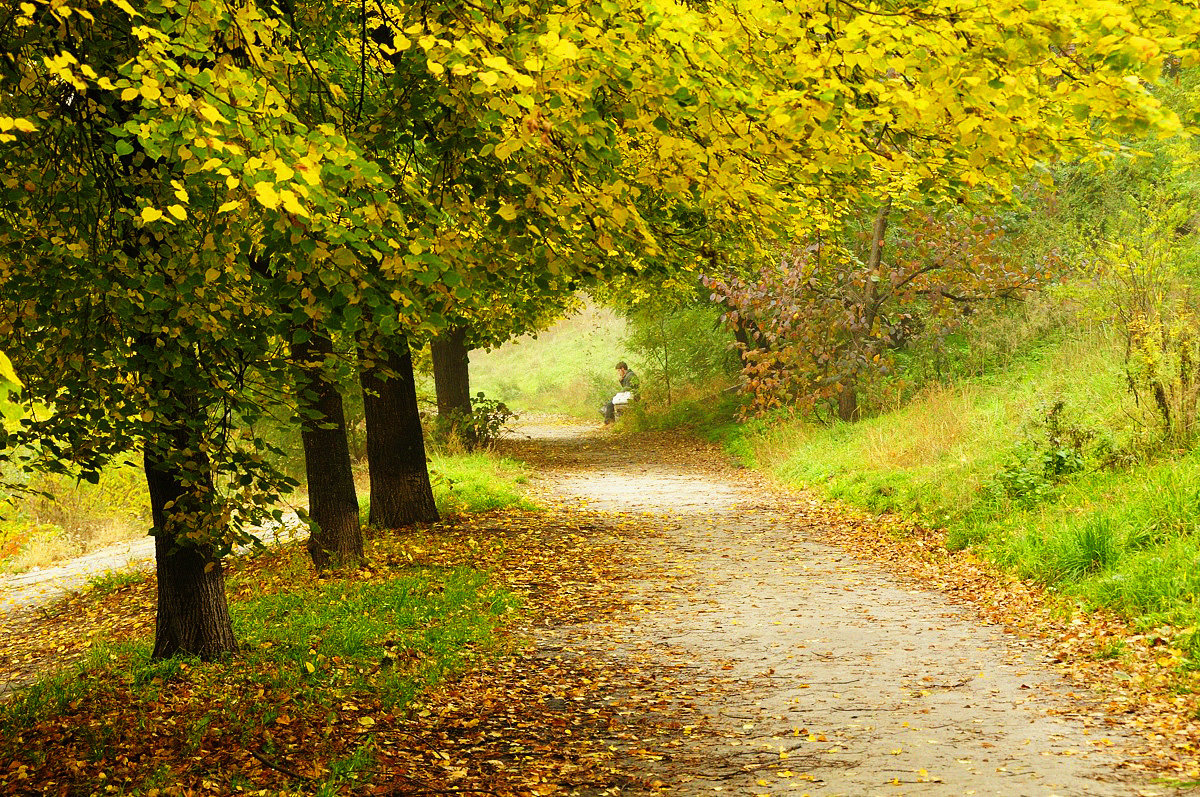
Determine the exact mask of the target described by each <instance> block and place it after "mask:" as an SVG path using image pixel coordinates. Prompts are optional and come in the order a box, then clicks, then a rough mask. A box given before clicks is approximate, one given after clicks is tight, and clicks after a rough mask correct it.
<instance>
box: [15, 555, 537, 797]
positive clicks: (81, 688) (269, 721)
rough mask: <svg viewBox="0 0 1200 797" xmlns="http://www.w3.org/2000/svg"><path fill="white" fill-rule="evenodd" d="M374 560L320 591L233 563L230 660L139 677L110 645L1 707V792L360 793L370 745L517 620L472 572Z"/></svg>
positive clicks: (284, 568)
mask: <svg viewBox="0 0 1200 797" xmlns="http://www.w3.org/2000/svg"><path fill="white" fill-rule="evenodd" d="M423 545H428V543H423ZM371 546H372V550H371V552H370V558H371V561H372V562H373V563H374V565H373V567H372V569H369V570H364V571H356V572H353V573H343V574H338V575H334V576H332V577H322V578H316V577H315V576H314V575H313V574H312V572H311V568H310V567H309V564H308V562H307V561H306V559H305V555H304V552H303V548H302V547H301V546H289V547H286V548H282V549H275V550H272V551H270V552H268V553H266V554H263V555H261V556H259V557H255V558H253V559H250V560H239V561H238V562H237V563H235V564H234V566H233V567H232V569H231V575H230V577H229V580H228V592H229V596H230V612H231V615H232V617H233V622H234V627H235V630H236V633H237V635H238V638H239V640H240V641H241V643H242V648H241V652H240V653H239V655H238V656H237V657H235V658H231V659H228V660H226V661H219V662H214V663H202V662H199V661H195V660H188V659H180V658H176V659H170V660H167V661H152V660H151V659H150V657H149V653H150V644H149V641H148V640H145V639H138V638H134V639H129V640H124V641H117V642H111V643H108V644H103V645H99V646H97V647H95V648H93V649H92V651H91V652H90V654H89V656H88V658H87V659H86V660H85V661H84V662H82V663H81V664H79V665H77V666H76V667H74V668H71V669H68V670H66V671H63V672H60V673H58V674H57V675H54V676H52V677H49V678H46V679H43V680H42V681H40V682H38V683H37V684H35V685H34V686H33V687H31V688H29V689H27V690H24V691H22V692H21V693H19V694H18V695H16V696H15V697H13V698H12V699H10V700H8V701H7V702H5V703H3V704H2V705H0V737H2V739H0V755H3V756H4V758H5V759H6V760H7V761H10V762H13V765H12V767H10V768H9V769H8V771H7V773H5V774H4V775H0V790H2V783H3V781H4V777H5V776H12V777H13V778H14V780H12V781H11V782H10V783H9V785H10V786H14V787H15V786H16V785H17V784H18V783H20V781H21V777H20V770H19V767H21V766H24V767H25V768H26V772H27V773H28V772H35V773H37V774H38V776H39V777H41V778H43V779H44V780H43V782H47V781H49V780H57V781H58V782H60V783H80V784H84V783H91V784H100V783H108V784H112V785H114V786H116V787H117V790H116V792H117V793H127V794H148V793H154V792H153V789H156V788H157V789H161V788H164V787H166V786H174V785H175V784H179V783H195V784H201V783H203V782H205V781H210V782H213V783H221V784H224V785H225V787H233V786H235V785H237V784H242V785H243V786H244V787H246V788H250V787H251V786H255V784H258V785H257V786H255V787H256V788H262V787H263V784H264V783H265V782H267V781H270V780H271V779H274V780H276V781H278V780H279V779H280V778H283V779H284V780H285V781H287V780H290V781H291V782H292V783H293V784H294V783H295V782H296V781H300V780H303V781H305V782H306V785H305V786H304V791H305V793H314V794H330V795H332V794H339V793H344V792H345V790H346V789H347V788H349V787H350V785H351V784H353V783H357V782H359V781H361V780H364V779H369V777H370V775H371V772H372V771H373V770H374V769H375V763H374V762H375V757H376V755H377V754H378V748H377V746H376V745H375V743H374V740H373V738H372V736H371V734H370V731H372V730H373V729H375V728H376V727H380V726H383V725H386V724H387V723H389V722H391V721H392V719H393V718H394V717H395V716H396V712H401V711H404V710H405V709H406V707H408V706H410V704H411V703H412V701H413V700H414V698H415V697H416V696H417V695H419V694H420V693H421V692H422V691H424V690H426V689H428V688H429V687H430V686H431V685H433V684H436V683H438V682H440V681H441V680H442V679H443V678H444V677H445V676H446V675H447V674H448V673H451V672H456V671H459V670H461V669H463V668H464V667H466V666H468V665H469V664H470V663H471V662H472V661H474V660H476V659H477V658H479V657H480V656H486V655H489V654H490V652H491V651H494V650H496V649H497V645H498V644H499V639H498V637H497V635H496V631H497V629H498V627H499V625H500V624H501V623H503V622H504V621H505V618H506V617H507V616H508V615H509V614H510V613H512V612H513V611H515V610H516V609H517V608H518V607H519V601H518V599H517V598H516V597H515V596H514V595H512V594H511V593H509V592H507V591H505V590H503V589H500V588H498V587H496V586H494V585H493V584H492V583H491V582H490V581H489V579H488V577H487V575H486V574H485V573H483V572H480V571H478V570H474V569H471V568H469V567H465V566H461V565H457V566H455V565H435V564H423V563H421V562H420V561H415V562H414V557H413V551H414V550H421V549H420V548H414V547H413V545H412V542H411V540H407V539H406V538H402V537H399V536H397V535H381V536H380V537H379V538H378V539H376V540H373V541H372V543H371ZM124 586H126V587H127V588H129V587H132V588H133V589H141V590H145V591H150V590H152V589H153V585H152V584H149V583H145V584H142V585H140V586H138V585H136V584H134V585H124ZM131 596H132V593H130V592H129V591H128V589H127V590H126V593H125V594H123V595H122V596H121V600H122V602H126V601H130V600H131V599H132V597H131ZM104 597H105V596H104V594H103V591H102V590H97V591H96V592H95V594H93V595H89V596H88V597H87V598H86V600H90V601H99V600H103V599H104ZM31 740H37V743H35V744H31V743H30V741H31ZM298 745H301V746H303V747H304V748H305V752H304V757H303V758H302V759H294V758H293V757H294V755H295V752H294V751H295V750H296V749H298V747H297V746H298ZM247 751H254V752H253V753H252V754H249V753H248V752H247ZM264 761H265V762H267V764H266V765H264V764H263V762H264ZM272 762H275V763H276V766H278V767H282V770H272V769H271V768H270V766H269V765H270V764H271V763H272ZM280 762H288V763H280ZM281 773H292V774H293V777H286V776H285V774H281Z"/></svg>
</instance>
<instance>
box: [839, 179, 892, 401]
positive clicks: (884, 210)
mask: <svg viewBox="0 0 1200 797" xmlns="http://www.w3.org/2000/svg"><path fill="white" fill-rule="evenodd" d="M891 210H892V199H891V197H888V198H887V199H886V200H884V203H883V204H882V205H881V206H880V207H879V211H878V212H877V213H876V214H875V224H874V225H873V227H872V228H871V249H870V251H869V252H868V253H867V276H868V277H869V278H875V279H868V281H867V292H866V295H865V296H864V297H863V328H862V330H861V332H860V333H859V339H858V348H859V350H860V351H861V352H862V354H863V355H864V356H867V357H869V356H870V355H871V352H870V351H869V350H868V346H869V345H870V344H869V341H871V339H872V336H873V334H874V331H875V319H876V318H877V317H878V315H879V307H880V305H881V299H880V297H879V285H880V283H881V282H882V276H881V275H880V274H879V266H880V264H881V263H883V239H884V237H885V236H886V235H887V228H888V214H889V213H890V212H891ZM857 383H858V378H857V374H853V375H851V376H849V377H848V378H846V379H844V380H843V381H842V383H841V388H842V389H841V391H840V392H839V393H838V417H839V418H841V419H842V420H843V421H857V420H858V419H859V414H860V413H859V407H858V384H857Z"/></svg>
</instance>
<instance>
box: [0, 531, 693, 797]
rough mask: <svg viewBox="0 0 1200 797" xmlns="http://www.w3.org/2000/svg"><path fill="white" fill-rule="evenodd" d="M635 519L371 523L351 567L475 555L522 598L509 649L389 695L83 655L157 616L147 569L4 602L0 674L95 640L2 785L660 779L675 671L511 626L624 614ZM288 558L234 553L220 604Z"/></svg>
mask: <svg viewBox="0 0 1200 797" xmlns="http://www.w3.org/2000/svg"><path fill="white" fill-rule="evenodd" d="M647 533H653V531H652V529H651V528H649V527H648V526H644V527H640V528H635V527H634V525H633V524H632V523H617V524H613V523H611V522H604V521H600V520H599V519H598V518H596V517H593V516H591V515H590V514H589V513H586V512H578V511H570V512H568V511H559V510H551V511H546V512H536V513H531V512H509V513H495V514H489V515H485V516H474V517H469V518H459V519H456V520H454V521H451V522H448V523H444V524H439V525H438V526H435V527H433V528H429V529H422V530H419V531H410V532H401V533H396V534H386V535H383V536H381V537H379V538H377V539H376V540H375V541H374V542H373V543H372V566H371V567H370V568H369V569H366V570H364V571H361V572H359V573H356V574H353V575H351V576H349V577H351V578H355V579H381V578H388V577H389V575H390V574H393V573H397V572H402V571H404V570H406V569H414V568H415V569H429V568H434V569H438V568H445V569H450V568H456V567H459V566H469V567H472V568H476V569H482V570H486V571H489V572H490V573H492V576H493V580H494V581H495V582H498V583H500V584H502V585H504V586H506V587H508V588H510V589H512V590H513V591H515V592H516V593H518V594H520V595H523V596H525V599H526V602H527V605H528V607H529V609H530V611H529V612H528V613H527V614H525V615H524V616H523V618H522V620H521V621H520V624H519V625H518V626H517V627H515V628H514V629H512V630H513V631H515V633H513V635H512V639H513V642H512V643H511V645H512V646H513V649H512V650H511V651H510V652H509V653H508V654H505V655H496V656H492V657H490V658H484V659H476V666H475V667H474V668H473V669H472V670H471V671H470V672H468V673H467V674H465V675H463V676H461V677H451V678H450V680H448V681H447V682H446V683H444V684H443V685H442V686H440V687H437V688H436V690H435V691H433V692H432V693H429V694H426V695H424V696H421V697H419V698H418V699H417V701H416V702H413V703H411V704H409V705H407V706H394V705H388V704H386V703H385V701H384V700H383V699H382V698H381V696H380V694H379V693H378V692H377V691H374V690H372V689H371V688H366V689H359V690H358V691H354V692H340V693H339V692H336V691H331V692H330V693H329V694H328V695H326V696H325V697H324V698H323V699H318V700H313V699H307V700H301V699H298V698H297V696H296V695H295V694H291V693H289V692H287V691H286V690H281V689H279V688H273V687H272V686H270V683H271V682H272V676H273V673H270V672H262V671H255V670H253V669H252V668H250V667H249V666H248V661H249V660H251V659H252V658H253V657H250V656H245V657H239V658H236V659H233V660H231V661H228V662H217V663H213V664H201V663H199V662H191V663H189V662H179V663H165V664H164V665H163V670H162V675H161V676H154V675H153V674H151V675H152V677H145V676H143V677H142V680H140V681H135V680H134V679H133V678H132V677H131V676H130V675H129V674H128V673H129V670H128V667H127V665H125V664H124V663H123V660H124V658H125V657H127V656H128V655H129V654H128V652H124V651H121V652H117V653H112V654H111V656H112V660H111V665H110V664H109V663H108V661H107V655H106V656H104V657H101V660H99V661H97V660H96V659H97V656H96V655H95V653H94V651H92V650H91V647H92V642H93V641H94V640H96V639H99V638H103V639H104V640H105V644H106V645H112V644H113V643H115V642H119V641H121V640H126V639H131V638H136V637H138V636H145V634H146V633H147V632H148V630H149V629H150V628H151V627H152V623H153V579H147V580H146V581H143V582H141V583H133V584H127V585H125V586H122V587H120V588H118V589H116V590H114V591H112V592H109V593H107V594H103V595H101V594H98V593H97V591H95V590H91V591H85V592H83V593H81V594H77V595H74V596H72V597H70V598H68V599H66V600H64V601H62V602H61V603H59V604H57V605H56V606H54V607H52V608H51V609H50V610H49V611H47V612H43V613H40V614H38V615H37V616H36V618H25V617H15V618H14V617H12V616H10V617H9V618H7V622H8V628H6V633H5V634H4V636H3V637H2V638H0V662H3V668H4V671H3V676H4V677H7V678H9V679H13V678H15V677H17V676H19V675H23V674H24V673H26V672H31V671H35V670H40V671H46V670H48V669H50V668H51V667H53V666H60V665H63V664H66V663H69V662H72V661H78V660H80V659H82V658H84V657H85V656H88V654H89V653H91V659H92V661H91V663H90V664H89V669H88V670H87V674H86V675H82V674H81V675H80V676H79V678H81V679H86V681H87V683H88V684H89V688H88V689H87V690H77V689H74V688H73V684H72V683H70V682H69V681H68V683H66V684H65V685H64V686H63V687H62V694H63V695H64V698H63V702H62V705H60V706H59V707H58V708H57V709H56V710H51V711H49V712H48V713H47V714H46V715H45V716H44V717H42V718H41V719H40V720H38V721H35V722H33V723H32V725H30V726H29V727H28V730H27V731H25V732H24V733H22V735H21V736H20V737H18V738H9V739H7V740H0V762H3V763H0V791H3V792H5V793H12V794H29V795H33V794H39V795H40V794H61V795H75V794H92V793H94V792H104V791H106V790H108V787H109V786H111V787H112V790H114V791H117V792H124V791H138V792H144V793H147V794H163V795H166V794H208V793H221V794H224V793H251V794H276V793H310V792H314V791H316V790H318V788H319V787H320V786H321V785H322V784H330V783H334V784H336V786H335V787H334V788H335V790H336V792H337V793H339V794H372V795H381V794H414V793H421V792H451V793H454V792H465V793H488V794H502V795H536V794H549V793H559V792H563V791H571V792H575V793H580V794H602V793H612V794H616V793H630V792H631V791H638V790H643V791H653V790H655V788H656V779H655V777H654V776H652V775H648V774H646V771H645V770H644V769H643V768H641V767H640V765H639V762H642V761H645V762H654V761H661V760H664V759H665V758H669V757H670V755H671V749H672V746H678V745H680V744H681V742H680V741H679V737H680V735H681V732H680V730H679V723H678V721H677V720H676V719H674V714H675V712H668V714H669V717H668V718H664V719H661V720H660V719H659V718H658V717H659V710H658V707H661V706H663V705H666V704H667V703H668V702H669V701H670V700H671V698H670V697H669V695H670V688H669V684H670V683H671V682H672V681H673V680H675V679H674V677H672V675H671V674H670V673H667V672H666V671H665V670H664V668H662V667H658V668H657V669H655V668H652V667H644V666H637V665H632V664H630V663H628V662H620V661H616V660H612V659H606V658H605V657H603V656H581V655H579V654H578V653H576V652H574V651H573V650H571V649H570V640H569V639H568V640H564V641H563V644H562V645H560V646H557V647H556V646H555V643H554V642H551V644H550V645H546V644H542V645H537V646H533V647H530V646H528V643H527V642H525V641H523V640H527V639H528V638H530V635H531V630H532V629H533V628H534V627H536V629H537V636H538V637H539V638H542V639H547V638H548V639H551V640H553V639H555V638H556V635H557V631H556V629H559V628H569V627H572V624H574V623H577V622H585V621H586V622H593V621H597V620H603V619H604V618H606V617H610V616H613V615H615V614H617V613H620V612H622V611H623V610H624V609H625V608H626V607H625V605H624V603H623V599H622V597H621V592H622V591H621V589H620V587H619V581H620V580H621V579H623V578H624V577H625V574H626V573H627V572H628V570H629V568H628V567H627V566H626V563H625V559H624V556H623V553H622V551H623V550H624V549H625V548H626V546H628V545H630V544H631V542H632V540H633V538H635V537H636V536H641V535H645V534H647ZM298 558H302V552H301V551H300V550H298V549H297V548H292V549H287V550H275V551H270V552H267V553H265V554H263V555H261V556H258V557H254V558H250V559H240V560H235V561H234V562H232V563H231V566H230V580H231V583H233V584H235V585H237V586H233V587H231V590H230V593H231V594H230V600H231V601H237V600H239V599H244V598H246V597H248V596H249V594H250V593H251V592H253V593H256V594H262V593H268V592H284V591H287V590H288V589H289V588H290V587H292V586H293V585H294V584H295V583H296V579H297V577H298V575H297V574H298V572H300V571H301V570H302V568H300V567H298V563H297V559H298ZM301 577H302V576H301ZM308 578H310V579H315V576H308ZM19 623H24V624H23V625H20V624H19ZM105 649H106V650H107V648H105ZM378 654H379V662H380V663H379V664H377V665H376V668H377V669H378V668H379V667H380V666H394V667H408V668H410V669H413V670H418V671H419V670H420V668H421V666H422V662H421V661H415V660H412V659H413V658H414V657H413V656H412V655H411V652H409V651H404V650H398V651H392V650H387V649H383V648H381V649H380V650H379V651H378ZM317 666H321V667H326V668H337V667H340V666H345V664H344V663H343V662H339V661H332V662H323V663H318V665H317ZM358 675H363V673H361V672H360V673H358ZM367 677H368V679H370V678H371V677H373V676H372V675H371V674H367ZM81 683H82V681H80V682H79V683H77V684H74V686H78V685H80V684H81ZM368 683H371V681H370V680H368ZM264 684H266V685H265V686H264Z"/></svg>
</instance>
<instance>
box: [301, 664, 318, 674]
mask: <svg viewBox="0 0 1200 797" xmlns="http://www.w3.org/2000/svg"><path fill="white" fill-rule="evenodd" d="M304 669H306V670H308V671H309V672H310V673H313V672H316V671H317V668H316V667H314V666H313V663H312V662H311V661H306V662H304Z"/></svg>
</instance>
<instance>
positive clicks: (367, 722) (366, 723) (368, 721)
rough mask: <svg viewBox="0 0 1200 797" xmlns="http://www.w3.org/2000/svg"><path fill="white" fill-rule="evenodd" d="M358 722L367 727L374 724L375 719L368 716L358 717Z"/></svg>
mask: <svg viewBox="0 0 1200 797" xmlns="http://www.w3.org/2000/svg"><path fill="white" fill-rule="evenodd" d="M358 724H359V725H364V726H366V727H368V728H369V727H371V726H372V725H374V724H375V720H373V719H371V718H370V717H359V718H358Z"/></svg>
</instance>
